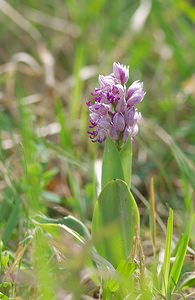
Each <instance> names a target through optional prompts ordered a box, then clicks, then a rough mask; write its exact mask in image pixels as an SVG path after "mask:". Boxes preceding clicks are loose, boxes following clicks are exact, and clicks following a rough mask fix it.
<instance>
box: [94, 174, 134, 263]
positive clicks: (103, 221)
mask: <svg viewBox="0 0 195 300" xmlns="http://www.w3.org/2000/svg"><path fill="white" fill-rule="evenodd" d="M137 234H139V212H138V209H137V205H136V202H135V200H134V198H133V196H132V194H131V193H130V191H129V189H128V187H127V184H126V183H125V182H124V181H122V180H120V179H117V180H112V181H111V182H109V183H108V184H107V185H106V186H105V188H104V189H103V191H102V192H101V193H100V196H99V198H98V201H97V202H96V205H95V209H94V215H93V219H92V237H93V239H94V242H95V246H96V248H97V251H98V253H99V254H100V255H102V256H103V257H104V258H106V259H107V260H108V261H110V263H112V264H113V266H115V267H117V266H118V265H119V263H120V262H121V260H122V259H127V257H128V256H129V255H130V252H131V246H132V241H133V237H134V236H135V235H137Z"/></svg>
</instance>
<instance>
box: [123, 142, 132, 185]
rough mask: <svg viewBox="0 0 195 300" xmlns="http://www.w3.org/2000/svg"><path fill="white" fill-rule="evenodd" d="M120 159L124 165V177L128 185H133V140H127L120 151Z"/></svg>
mask: <svg viewBox="0 0 195 300" xmlns="http://www.w3.org/2000/svg"><path fill="white" fill-rule="evenodd" d="M120 159H121V163H122V167H123V173H124V179H125V182H126V183H127V185H128V186H131V167H132V141H131V138H129V139H128V140H127V142H126V143H125V145H124V146H123V147H122V149H121V151H120Z"/></svg>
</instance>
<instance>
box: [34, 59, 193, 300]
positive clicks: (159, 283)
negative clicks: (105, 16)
mask: <svg viewBox="0 0 195 300" xmlns="http://www.w3.org/2000/svg"><path fill="white" fill-rule="evenodd" d="M128 79H129V67H126V66H124V65H122V64H120V63H114V64H113V72H112V73H111V74H109V75H107V76H104V75H99V87H97V88H95V90H94V91H93V92H92V93H91V96H92V97H91V99H90V100H89V101H88V102H87V106H88V110H89V116H90V120H89V122H90V125H89V130H88V134H89V138H90V139H91V141H92V142H98V143H104V152H103V159H102V174H101V192H100V194H99V196H98V197H97V201H96V203H95V207H94V210H93V216H92V225H91V232H90V231H89V230H88V228H87V226H86V225H85V224H84V223H82V222H81V221H80V220H78V219H77V218H75V217H73V216H66V217H64V218H63V219H59V220H53V219H48V218H45V217H43V216H39V217H38V218H36V219H34V223H35V224H36V225H37V226H38V227H41V228H42V229H43V230H44V231H46V232H47V233H49V234H51V235H52V236H54V237H55V238H57V239H58V241H59V240H60V239H61V236H62V231H63V233H64V236H66V235H67V234H68V235H71V236H72V237H73V239H74V240H76V242H77V243H79V244H80V245H82V246H85V247H86V248H87V249H90V250H89V252H88V254H89V256H90V259H89V257H87V266H88V267H92V266H94V263H95V266H96V267H97V270H98V274H99V277H98V278H97V277H96V276H94V277H95V278H93V281H94V282H96V286H98V292H99V299H105V300H109V299H121V300H122V299H138V298H139V299H144V300H145V299H146V300H147V299H148V300H150V299H171V297H172V294H173V293H174V291H175V288H176V285H177V283H178V280H179V276H180V273H181V269H182V265H183V261H184V258H185V254H186V251H187V246H188V242H189V238H190V232H191V228H192V223H193V216H192V217H191V218H190V220H189V223H188V225H187V226H186V231H185V232H184V234H183V236H182V237H181V239H180V240H179V242H178V246H177V250H176V254H175V261H174V263H173V265H172V267H171V242H172V234H173V212H172V210H171V209H170V212H169V219H168V224H167V234H166V245H165V254H164V262H163V263H162V265H161V268H160V273H159V275H157V267H156V265H155V264H154V265H155V268H156V269H155V271H154V272H156V275H155V276H153V278H152V279H151V278H150V277H151V276H148V277H147V276H145V273H146V272H144V269H145V266H144V263H143V257H144V256H143V251H142V246H141V242H140V214H139V210H138V207H137V204H136V201H135V199H134V197H133V195H132V193H131V165H132V144H133V143H134V142H135V136H136V134H137V133H138V124H139V122H140V120H141V113H140V112H139V111H138V109H137V105H138V104H139V103H140V102H141V101H142V100H143V99H144V96H145V92H144V90H143V83H142V82H140V81H139V80H137V81H134V82H133V83H132V84H131V85H130V86H129V87H128V88H127V87H126V84H127V81H128ZM153 198H154V190H153V185H152V183H151V208H152V209H151V211H152V213H151V216H154V214H155V211H154V203H152V201H154V199H153ZM152 199H153V200H152ZM152 214H153V215H152ZM152 221H153V226H151V228H152V227H155V218H153V220H152ZM152 239H153V241H154V239H155V233H154V235H153V236H152ZM55 245H56V244H55ZM154 259H155V250H154ZM189 280H191V278H190V279H189ZM189 280H188V283H187V284H189ZM149 286H150V287H149ZM157 290H158V292H156V291H157ZM155 295H156V296H155ZM75 297H77V298H75V299H80V296H78V295H77V296H75ZM78 297H79V298H78Z"/></svg>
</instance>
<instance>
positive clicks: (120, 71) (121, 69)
mask: <svg viewBox="0 0 195 300" xmlns="http://www.w3.org/2000/svg"><path fill="white" fill-rule="evenodd" d="M113 73H114V76H115V77H116V78H117V79H118V80H119V82H120V83H121V84H125V83H126V82H127V81H128V79H129V67H126V66H123V65H121V64H119V63H114V64H113Z"/></svg>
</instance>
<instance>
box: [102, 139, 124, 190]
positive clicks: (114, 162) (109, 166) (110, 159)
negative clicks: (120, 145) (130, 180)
mask: <svg viewBox="0 0 195 300" xmlns="http://www.w3.org/2000/svg"><path fill="white" fill-rule="evenodd" d="M113 179H122V180H124V174H123V168H122V164H121V159H120V155H119V151H118V149H117V147H116V145H115V143H114V142H113V141H112V140H111V139H109V138H108V139H107V140H106V142H105V148H104V154H103V162H102V188H104V186H105V185H106V184H107V183H108V182H109V181H111V180H113Z"/></svg>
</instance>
